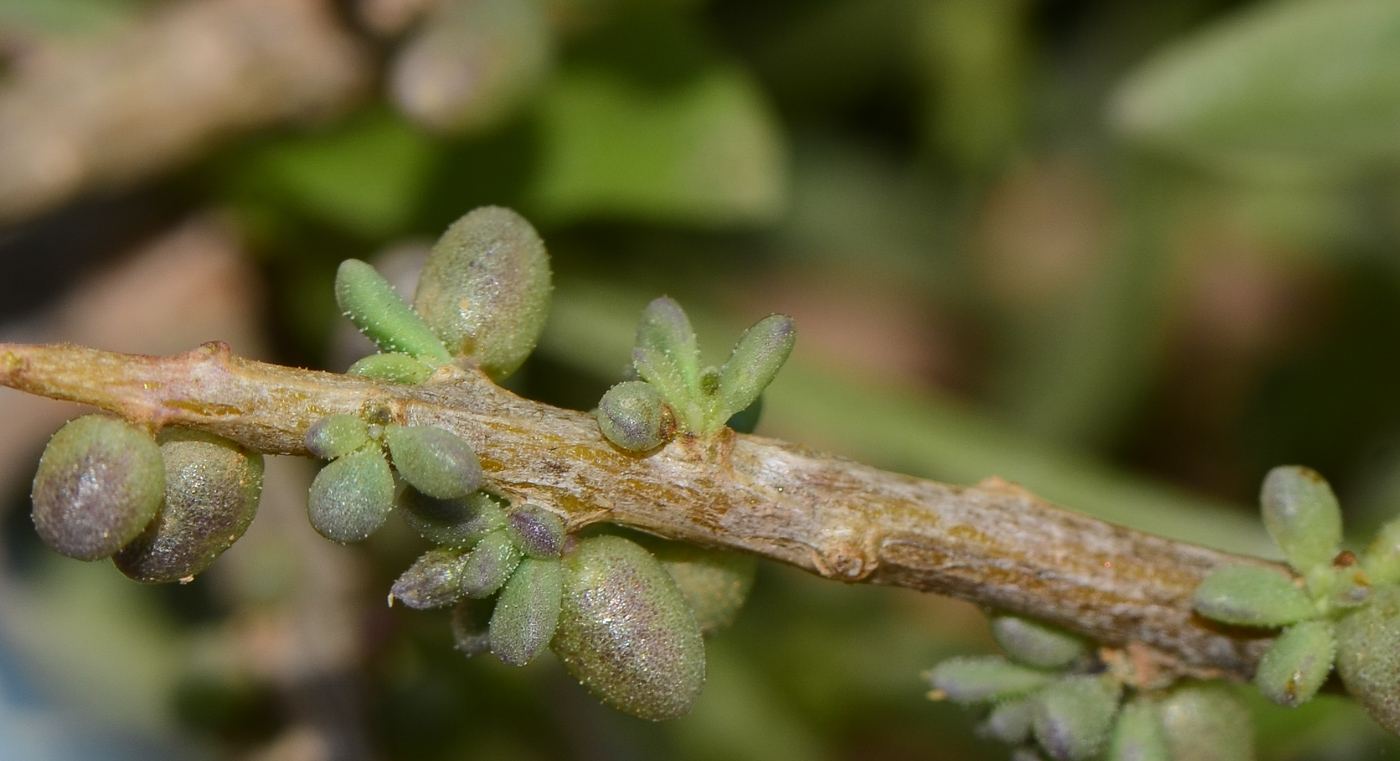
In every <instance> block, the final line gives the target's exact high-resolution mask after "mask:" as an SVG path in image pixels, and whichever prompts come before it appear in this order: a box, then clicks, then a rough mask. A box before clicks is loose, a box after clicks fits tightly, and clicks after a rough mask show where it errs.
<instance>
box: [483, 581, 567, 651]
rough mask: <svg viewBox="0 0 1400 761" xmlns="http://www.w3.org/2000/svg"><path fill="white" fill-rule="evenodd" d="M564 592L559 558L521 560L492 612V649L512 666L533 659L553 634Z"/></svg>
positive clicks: (557, 622)
mask: <svg viewBox="0 0 1400 761" xmlns="http://www.w3.org/2000/svg"><path fill="white" fill-rule="evenodd" d="M563 594H564V571H563V568H562V566H560V564H559V561H558V560H556V559H552V558H551V559H542V558H525V559H524V560H522V561H520V565H519V566H517V567H516V569H515V573H514V574H512V575H511V577H510V581H508V582H506V586H505V589H503V590H501V596H500V597H499V598H497V600H496V610H495V612H494V613H492V614H491V652H492V653H493V654H494V655H495V656H496V657H497V658H500V659H501V661H502V662H504V663H509V664H510V665H512V666H524V665H525V664H527V663H529V662H530V661H532V660H534V659H535V656H537V655H539V654H540V653H541V652H543V651H544V649H545V647H546V646H548V645H549V641H550V639H552V638H553V637H554V631H555V629H556V628H557V627H558V625H559V606H560V602H561V600H562V599H563Z"/></svg>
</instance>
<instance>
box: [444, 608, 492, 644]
mask: <svg viewBox="0 0 1400 761" xmlns="http://www.w3.org/2000/svg"><path fill="white" fill-rule="evenodd" d="M493 612H494V604H493V602H492V601H491V600H462V601H460V602H458V603H457V607H455V608H453V609H452V641H453V646H454V647H456V648H457V651H458V652H460V653H461V654H463V655H465V656H467V657H468V658H470V657H472V656H473V655H480V654H482V653H484V652H487V651H489V650H490V649H491V615H492V613H493Z"/></svg>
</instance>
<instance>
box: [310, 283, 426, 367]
mask: <svg viewBox="0 0 1400 761" xmlns="http://www.w3.org/2000/svg"><path fill="white" fill-rule="evenodd" d="M335 301H336V303H337V304H339V305H340V310H341V311H342V312H344V313H345V316H346V317H349V318H350V321H351V322H353V323H355V327H357V328H359V329H360V332H362V333H364V334H365V336H366V337H368V338H369V340H371V341H373V342H374V343H375V345H376V346H378V347H379V348H380V349H382V350H384V351H386V352H399V353H403V354H408V355H411V356H413V357H416V358H417V359H420V360H423V361H426V362H429V363H432V364H434V365H443V364H447V363H448V362H451V361H452V357H451V356H450V355H449V354H448V353H447V349H446V348H444V347H443V345H442V341H440V340H438V337H437V336H436V335H434V334H433V331H432V329H431V328H429V327H428V325H427V323H425V322H423V318H421V317H419V316H418V314H417V313H416V312H414V311H413V308H412V307H410V306H409V305H408V303H407V302H405V301H404V300H403V297H402V296H400V295H399V292H398V291H396V290H394V286H392V285H390V284H389V281H387V280H385V279H384V277H383V276H382V275H380V274H379V272H377V271H376V270H375V269H374V267H371V266H370V265H368V264H365V263H364V262H362V261H360V260H358V259H346V260H345V261H343V262H341V263H340V269H339V270H337V271H336V273H335Z"/></svg>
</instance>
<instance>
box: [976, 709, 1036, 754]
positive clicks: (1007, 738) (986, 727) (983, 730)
mask: <svg viewBox="0 0 1400 761" xmlns="http://www.w3.org/2000/svg"><path fill="white" fill-rule="evenodd" d="M1034 714H1035V705H1034V703H1032V701H1030V700H1028V699H1026V698H1021V699H1017V700H1003V701H1001V702H1000V703H997V704H996V707H995V708H993V709H992V712H991V713H990V714H988V715H987V720H986V721H984V722H982V723H981V724H980V725H978V727H977V733H978V734H979V735H981V736H983V737H986V738H989V739H992V740H997V741H999V742H1004V743H1007V744H1009V745H1019V744H1020V743H1023V742H1025V741H1026V738H1028V737H1030V735H1031V718H1032V716H1033V715H1034Z"/></svg>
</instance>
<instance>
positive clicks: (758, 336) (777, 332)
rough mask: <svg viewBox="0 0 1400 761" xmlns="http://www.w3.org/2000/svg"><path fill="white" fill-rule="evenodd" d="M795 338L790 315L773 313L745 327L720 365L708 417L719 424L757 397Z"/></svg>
mask: <svg viewBox="0 0 1400 761" xmlns="http://www.w3.org/2000/svg"><path fill="white" fill-rule="evenodd" d="M796 341H797V331H796V329H795V328H794V327H793V324H792V318H791V317H788V316H787V315H782V314H775V315H770V316H768V317H765V318H763V319H762V320H759V321H758V322H756V323H754V325H753V327H751V328H749V329H748V330H746V331H744V335H742V336H740V337H739V343H737V344H735V345H734V352H733V353H732V354H730V355H729V361H728V362H725V363H724V367H723V368H721V369H720V378H719V391H718V392H717V393H716V398H715V412H714V414H713V415H712V417H711V419H712V420H713V421H714V422H715V423H716V424H722V423H723V422H724V421H726V420H728V419H729V418H730V417H731V416H733V415H734V414H736V413H738V412H740V411H742V410H744V409H745V408H747V407H748V406H749V405H751V404H753V403H754V402H755V401H757V400H758V395H759V394H762V393H763V389H765V388H768V384H770V383H772V382H773V378H775V377H776V376H777V375H778V371H779V370H781V369H782V367H783V363H784V362H787V358H788V355H789V354H791V353H792V345H793V343H794V342H796Z"/></svg>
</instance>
